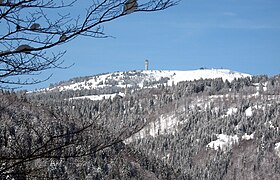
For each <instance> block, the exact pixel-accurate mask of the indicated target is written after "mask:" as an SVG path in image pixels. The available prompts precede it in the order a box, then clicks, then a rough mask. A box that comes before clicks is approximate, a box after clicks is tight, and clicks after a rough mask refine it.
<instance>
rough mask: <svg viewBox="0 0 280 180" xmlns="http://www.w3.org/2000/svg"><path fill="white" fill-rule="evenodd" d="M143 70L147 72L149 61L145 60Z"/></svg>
mask: <svg viewBox="0 0 280 180" xmlns="http://www.w3.org/2000/svg"><path fill="white" fill-rule="evenodd" d="M145 70H146V71H148V70H149V60H147V59H146V60H145Z"/></svg>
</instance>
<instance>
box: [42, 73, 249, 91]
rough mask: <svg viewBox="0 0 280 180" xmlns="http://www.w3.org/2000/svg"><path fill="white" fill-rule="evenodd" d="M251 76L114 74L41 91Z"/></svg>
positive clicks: (135, 85) (137, 85)
mask: <svg viewBox="0 0 280 180" xmlns="http://www.w3.org/2000/svg"><path fill="white" fill-rule="evenodd" d="M248 76H250V75H249V74H244V73H239V72H235V71H231V70H227V69H199V70H189V71H175V70H174V71H168V70H162V71H161V70H152V71H128V72H114V73H107V74H102V75H96V76H92V77H90V78H87V79H86V80H81V81H80V82H74V81H72V82H67V83H62V84H60V85H58V86H55V87H52V88H46V89H42V90H41V91H53V90H56V91H67V90H83V89H100V88H105V87H113V86H115V87H119V88H124V87H136V88H137V87H138V88H145V87H155V86H157V85H159V84H165V85H169V86H170V85H172V84H177V83H178V82H181V81H193V80H198V79H207V78H210V79H214V78H222V79H223V80H228V81H232V80H233V79H235V78H243V77H248Z"/></svg>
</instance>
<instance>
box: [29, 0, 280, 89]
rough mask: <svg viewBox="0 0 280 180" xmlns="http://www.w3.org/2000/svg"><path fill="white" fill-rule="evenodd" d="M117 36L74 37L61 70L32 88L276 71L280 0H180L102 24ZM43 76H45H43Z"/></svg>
mask: <svg viewBox="0 0 280 180" xmlns="http://www.w3.org/2000/svg"><path fill="white" fill-rule="evenodd" d="M104 28H105V29H104V30H105V32H106V33H107V34H109V35H111V36H114V37H115V38H108V39H93V38H78V39H76V40H74V41H72V42H71V43H69V44H67V45H64V46H63V47H62V48H64V49H66V50H67V54H66V55H65V56H64V59H65V65H68V64H71V63H75V65H74V66H73V67H71V68H69V69H65V70H52V71H49V72H47V73H54V74H53V76H52V78H51V79H50V80H49V81H47V82H44V83H41V84H39V85H36V86H31V87H25V88H28V89H30V88H40V87H47V86H48V84H49V83H54V82H58V81H61V80H68V79H70V78H72V77H77V76H86V75H94V74H98V73H103V72H114V71H128V70H135V69H136V70H139V69H143V68H144V60H145V59H148V60H149V61H150V64H151V68H152V69H159V70H191V69H197V68H200V67H208V68H221V67H223V68H227V69H231V70H235V71H240V72H245V73H249V74H253V75H256V74H268V75H276V74H279V73H280V1H279V0H181V2H180V3H179V5H177V6H175V7H172V8H170V9H167V10H165V11H161V12H154V13H144V14H143V13H134V14H130V15H129V16H126V17H123V18H121V19H118V20H115V21H113V22H110V23H107V24H105V26H104ZM43 75H44V76H46V74H45V73H44V74H43Z"/></svg>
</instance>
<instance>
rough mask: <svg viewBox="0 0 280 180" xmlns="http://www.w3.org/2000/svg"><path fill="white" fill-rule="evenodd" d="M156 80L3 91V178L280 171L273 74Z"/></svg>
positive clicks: (264, 174)
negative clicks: (100, 86)
mask: <svg viewBox="0 0 280 180" xmlns="http://www.w3.org/2000/svg"><path fill="white" fill-rule="evenodd" d="M87 78H88V77H87ZM150 83H153V82H150ZM156 84H157V85H156V86H150V87H146V88H139V87H137V86H135V87H130V88H127V87H126V89H121V90H120V91H121V92H122V93H123V94H122V95H115V96H114V97H108V98H103V99H101V100H97V101H93V100H90V99H87V98H83V99H73V98H71V97H74V96H73V95H81V96H84V95H98V94H99V93H100V94H104V93H103V91H104V89H101V91H102V92H98V90H96V89H94V90H93V89H92V90H89V89H78V90H73V89H72V90H69V91H67V90H65V91H40V92H34V93H26V92H16V93H11V92H1V101H0V103H1V106H0V108H1V120H2V121H3V123H1V125H0V128H1V129H0V131H1V136H0V145H1V146H0V148H1V149H0V151H1V153H0V154H1V158H0V165H1V166H0V173H1V178H2V179H3V178H8V179H9V178H10V179H11V178H15V179H26V178H27V179H42V178H50V179H51V178H52V179H73V178H77V179H278V178H279V177H280V131H279V127H280V118H279V117H280V76H274V77H267V76H253V77H245V78H239V79H233V80H232V81H228V80H223V79H222V78H217V79H200V80H194V81H183V82H179V83H178V84H175V83H173V84H172V85H170V84H167V83H166V82H165V81H162V82H158V81H157V83H156ZM123 88H125V87H123ZM124 90H126V92H124ZM120 91H119V90H117V88H115V90H114V93H119V92H120ZM106 93H108V92H106Z"/></svg>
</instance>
